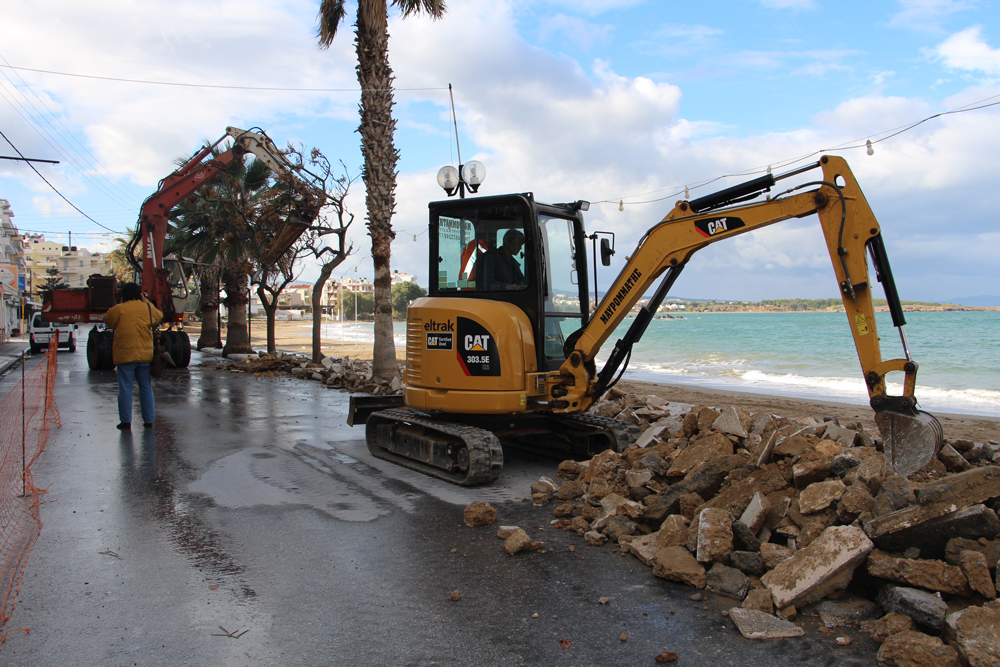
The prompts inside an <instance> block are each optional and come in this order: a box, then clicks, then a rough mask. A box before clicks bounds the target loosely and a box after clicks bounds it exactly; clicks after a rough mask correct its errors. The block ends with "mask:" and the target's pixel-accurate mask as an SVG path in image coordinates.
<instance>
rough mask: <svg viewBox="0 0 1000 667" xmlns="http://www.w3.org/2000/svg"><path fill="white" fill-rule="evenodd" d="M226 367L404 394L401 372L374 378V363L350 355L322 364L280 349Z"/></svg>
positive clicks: (352, 388) (358, 389)
mask: <svg viewBox="0 0 1000 667" xmlns="http://www.w3.org/2000/svg"><path fill="white" fill-rule="evenodd" d="M225 369H226V370H228V371H230V372H233V373H254V374H261V373H268V374H271V375H278V374H287V375H292V376H293V377H297V378H302V379H306V380H315V381H316V382H320V383H322V384H325V385H327V386H330V387H337V388H339V389H343V390H345V391H350V392H363V393H366V394H373V395H375V396H385V395H389V394H401V393H402V389H403V381H402V372H400V373H399V374H398V375H397V376H396V377H394V378H392V379H391V380H380V379H378V378H375V377H374V375H373V373H372V364H371V362H368V361H361V360H359V359H351V358H349V357H345V358H339V357H324V358H323V361H322V363H319V364H317V363H315V362H313V361H312V360H311V359H309V358H308V357H305V356H303V355H300V354H282V353H281V352H279V353H278V354H276V355H270V354H267V353H266V352H260V353H258V356H249V357H247V358H246V359H243V360H240V361H234V362H232V363H230V364H228V365H226V366H225Z"/></svg>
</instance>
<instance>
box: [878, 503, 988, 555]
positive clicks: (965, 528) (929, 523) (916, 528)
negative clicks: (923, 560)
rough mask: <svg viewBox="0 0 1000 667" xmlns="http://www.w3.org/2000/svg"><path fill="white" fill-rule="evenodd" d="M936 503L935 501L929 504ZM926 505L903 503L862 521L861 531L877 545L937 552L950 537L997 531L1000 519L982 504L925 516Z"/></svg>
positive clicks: (935, 553)
mask: <svg viewBox="0 0 1000 667" xmlns="http://www.w3.org/2000/svg"><path fill="white" fill-rule="evenodd" d="M933 507H934V508H938V507H940V506H939V505H935V506H933ZM927 510H928V508H927V507H920V506H916V507H907V508H906V509H904V510H900V511H898V512H893V513H892V514H887V515H885V516H882V517H878V518H876V519H872V520H871V521H868V522H866V523H865V524H864V527H865V532H866V533H868V535H869V537H871V539H872V540H873V541H874V542H875V544H877V545H878V546H879V547H880V548H881V549H885V550H886V551H904V550H906V549H907V548H909V547H917V548H918V549H920V550H921V552H922V553H925V554H928V555H938V554H940V553H941V552H942V551H943V550H944V548H945V546H946V545H947V543H948V540H950V539H952V538H954V537H964V538H968V539H979V538H980V537H985V538H992V537H994V536H996V535H997V533H998V532H1000V519H998V518H997V515H996V512H994V511H993V510H991V509H990V508H988V507H986V506H985V505H973V506H971V507H964V508H962V509H959V510H953V511H951V512H948V513H945V514H937V509H934V510H933V511H931V512H929V513H930V514H932V515H933V516H932V518H928V519H925V520H920V519H921V518H922V517H923V516H926V513H927Z"/></svg>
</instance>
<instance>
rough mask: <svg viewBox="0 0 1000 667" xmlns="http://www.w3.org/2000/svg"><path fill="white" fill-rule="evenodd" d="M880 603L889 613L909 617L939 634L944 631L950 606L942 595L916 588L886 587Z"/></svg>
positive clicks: (879, 600) (882, 591)
mask: <svg viewBox="0 0 1000 667" xmlns="http://www.w3.org/2000/svg"><path fill="white" fill-rule="evenodd" d="M878 603H879V604H881V605H882V608H883V609H885V611H886V612H887V613H888V612H895V613H897V614H903V615H904V616H909V617H910V618H912V619H913V621H914V622H915V623H917V624H918V625H923V626H926V627H928V628H930V629H931V630H935V631H938V632H940V631H941V630H942V629H944V624H945V622H944V621H945V616H946V615H947V613H948V605H947V604H946V603H945V601H944V600H942V599H941V597H940V595H934V594H933V593H928V592H927V591H921V590H917V589H916V588H906V587H904V586H893V585H886V586H885V587H884V588H883V589H882V590H881V591H880V592H879V594H878Z"/></svg>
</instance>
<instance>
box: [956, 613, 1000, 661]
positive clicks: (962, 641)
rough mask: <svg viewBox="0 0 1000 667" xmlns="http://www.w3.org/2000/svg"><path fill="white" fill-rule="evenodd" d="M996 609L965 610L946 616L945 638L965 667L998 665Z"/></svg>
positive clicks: (998, 620)
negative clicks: (955, 650)
mask: <svg viewBox="0 0 1000 667" xmlns="http://www.w3.org/2000/svg"><path fill="white" fill-rule="evenodd" d="M998 627H1000V609H995V608H992V609H991V608H989V607H968V608H966V609H963V610H962V611H958V612H955V613H954V614H949V615H948V618H947V619H946V626H945V630H944V636H945V639H946V640H947V641H948V643H950V644H952V645H953V646H954V647H955V648H957V649H958V652H959V654H961V656H962V658H964V659H965V661H966V662H967V663H968V664H969V667H987V666H991V667H992V666H994V665H1000V633H998V632H997V628H998Z"/></svg>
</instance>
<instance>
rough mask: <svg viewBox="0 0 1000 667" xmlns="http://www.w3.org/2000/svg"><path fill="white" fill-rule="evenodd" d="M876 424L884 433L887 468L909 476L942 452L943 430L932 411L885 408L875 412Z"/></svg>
mask: <svg viewBox="0 0 1000 667" xmlns="http://www.w3.org/2000/svg"><path fill="white" fill-rule="evenodd" d="M875 424H876V425H877V426H878V430H879V431H880V432H881V433H882V440H883V443H884V453H885V463H886V467H888V468H891V469H892V470H893V472H895V473H896V474H897V475H902V476H903V477H906V476H907V475H910V474H912V473H915V472H916V471H918V470H920V469H921V468H923V467H924V466H925V465H927V464H928V463H930V462H931V460H932V459H933V458H934V457H935V456H937V454H938V452H940V451H941V445H942V443H943V442H944V430H943V429H942V428H941V422H939V421H938V420H937V418H935V417H934V415H931V414H929V413H926V412H924V411H922V410H914V411H913V413H912V414H907V413H904V412H896V411H892V410H885V411H882V412H876V413H875Z"/></svg>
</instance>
